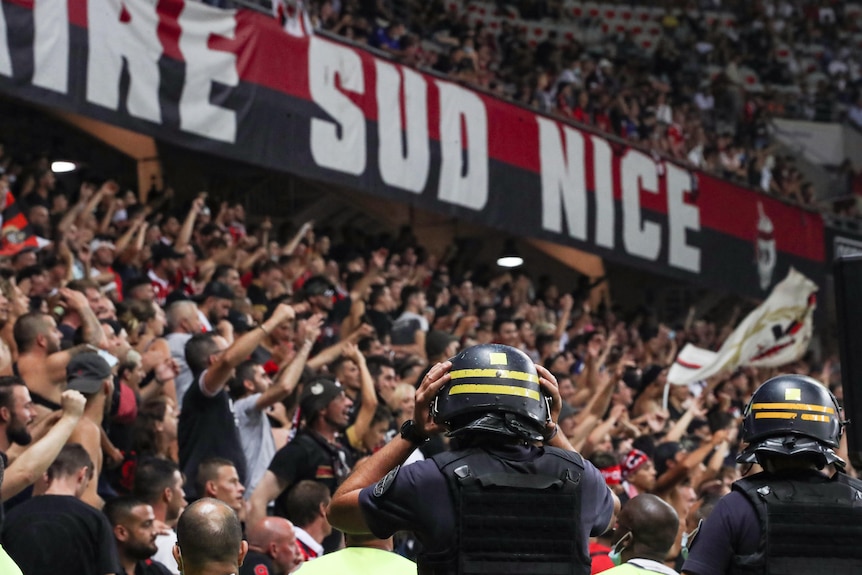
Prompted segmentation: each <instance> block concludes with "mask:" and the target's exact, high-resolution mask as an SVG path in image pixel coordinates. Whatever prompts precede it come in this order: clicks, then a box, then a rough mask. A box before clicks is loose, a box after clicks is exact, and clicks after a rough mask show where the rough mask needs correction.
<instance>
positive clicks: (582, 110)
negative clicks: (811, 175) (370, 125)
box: [305, 0, 862, 217]
mask: <svg viewBox="0 0 862 575" xmlns="http://www.w3.org/2000/svg"><path fill="white" fill-rule="evenodd" d="M305 5H306V7H307V8H308V9H309V11H310V14H311V17H312V21H313V23H314V25H315V26H316V27H318V28H322V29H325V30H329V31H331V32H334V33H336V34H341V35H344V36H346V37H347V38H349V39H351V40H353V41H355V42H359V43H367V44H368V45H371V46H373V47H375V48H377V49H380V50H383V51H385V52H388V53H389V54H390V55H392V56H393V57H394V58H397V59H398V60H400V61H401V62H403V63H405V64H408V65H411V66H415V67H418V68H420V69H428V70H434V71H436V72H439V73H442V74H446V75H448V76H450V77H451V78H453V79H455V80H457V81H460V82H463V83H465V84H466V85H469V86H471V87H475V88H480V89H483V90H486V91H490V92H492V93H495V94H496V95H498V96H501V97H504V98H508V99H511V100H514V101H516V102H518V103H520V104H523V105H527V106H531V107H534V108H537V109H539V110H541V111H543V112H548V113H552V114H555V115H558V116H560V117H563V118H566V119H570V120H574V121H576V122H580V123H582V124H585V125H588V126H590V127H592V128H593V129H596V130H599V131H601V132H605V133H607V134H612V135H614V136H616V137H619V138H622V139H623V140H626V141H628V142H630V143H632V144H634V145H638V146H642V147H645V148H647V149H649V150H651V151H653V152H654V153H655V155H656V157H657V158H659V157H667V158H672V159H674V160H676V161H679V162H683V163H686V164H688V165H691V166H693V167H696V168H700V169H703V170H705V171H707V172H709V173H712V174H716V175H719V176H721V177H724V178H728V179H731V180H734V181H737V182H741V183H744V184H747V185H749V186H751V187H753V188H757V189H760V190H762V191H763V192H765V193H768V194H771V195H774V196H776V197H779V198H782V199H784V200H786V201H789V202H793V203H796V204H799V205H803V206H808V207H812V208H817V209H821V210H824V211H828V212H830V213H833V214H835V215H837V216H846V217H855V216H856V215H857V208H856V205H855V202H853V201H849V202H847V201H839V202H831V203H830V202H827V201H826V199H827V198H831V197H832V195H833V194H834V191H833V190H819V191H818V190H814V188H813V186H812V184H811V183H810V182H807V181H806V179H805V178H804V177H803V175H802V173H801V172H800V171H799V169H798V168H797V167H795V166H794V161H793V158H792V156H789V155H787V154H786V153H785V152H781V151H780V150H779V149H778V148H776V147H775V146H773V145H772V143H773V142H772V138H771V134H770V122H771V119H772V118H776V117H788V118H797V119H805V120H814V121H818V122H835V121H843V120H845V119H848V120H849V121H850V122H851V123H855V124H856V125H862V124H860V122H862V99H860V94H859V81H860V78H861V77H862V68H860V63H862V60H860V48H862V30H860V25H859V22H860V20H859V18H860V16H862V7H860V5H853V4H845V3H844V2H827V3H824V2H816V1H805V0H781V1H773V0H758V1H755V2H744V1H732V2H710V1H708V0H702V1H701V2H696V1H694V0H689V1H667V2H660V3H631V4H629V3H617V2H607V3H595V2H573V1H562V0H556V1H554V0H548V1H544V0H521V1H519V2H503V1H496V2H491V1H487V2H477V1H471V0H464V1H460V0H451V1H446V0H434V1H432V2H386V1H384V0H377V1H367V2H360V1H358V0H325V1H320V0H312V1H311V2H306V3H305ZM832 167H833V168H837V167H838V166H832ZM850 191H851V190H849V189H848V193H850ZM818 192H819V193H818ZM845 199H846V198H845Z"/></svg>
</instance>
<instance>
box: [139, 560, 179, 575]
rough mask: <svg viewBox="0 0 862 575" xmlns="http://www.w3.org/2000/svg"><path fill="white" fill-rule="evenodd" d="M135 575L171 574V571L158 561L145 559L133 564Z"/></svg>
mask: <svg viewBox="0 0 862 575" xmlns="http://www.w3.org/2000/svg"><path fill="white" fill-rule="evenodd" d="M135 575H172V572H171V570H170V569H168V568H167V567H165V566H164V565H162V564H161V563H159V562H158V561H153V560H152V559H146V560H144V561H138V562H137V563H136V564H135Z"/></svg>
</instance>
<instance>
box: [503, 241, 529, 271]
mask: <svg viewBox="0 0 862 575" xmlns="http://www.w3.org/2000/svg"><path fill="white" fill-rule="evenodd" d="M523 264H524V258H522V257H521V256H520V254H518V250H517V249H516V248H515V240H513V239H511V238H509V239H507V240H506V242H505V244H504V246H503V252H502V253H501V254H500V257H499V258H497V265H498V266H500V267H501V268H516V267H519V266H522V265H523Z"/></svg>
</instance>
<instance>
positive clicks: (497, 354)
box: [432, 343, 551, 441]
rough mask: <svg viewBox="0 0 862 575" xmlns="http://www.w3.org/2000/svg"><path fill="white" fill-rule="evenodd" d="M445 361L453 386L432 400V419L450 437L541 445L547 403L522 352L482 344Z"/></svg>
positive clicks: (548, 410)
mask: <svg viewBox="0 0 862 575" xmlns="http://www.w3.org/2000/svg"><path fill="white" fill-rule="evenodd" d="M449 361H451V362H452V369H451V370H450V376H451V378H452V380H451V382H450V383H449V384H448V385H446V386H445V387H444V388H442V389H441V390H440V392H439V393H438V394H437V397H436V398H435V400H434V406H433V410H432V414H433V417H434V421H435V422H436V423H439V424H442V425H445V426H446V428H447V429H448V430H449V435H452V436H457V435H460V434H462V433H469V432H485V433H495V434H500V435H504V436H507V437H513V438H517V439H521V440H525V441H540V440H541V439H542V431H543V430H544V429H545V426H546V425H547V423H548V421H550V417H551V415H550V407H549V403H548V398H547V397H546V396H545V394H544V393H543V392H542V389H541V387H540V385H539V376H538V374H537V373H536V366H535V365H534V364H533V362H532V361H531V360H530V358H529V357H528V356H527V354H525V353H524V352H523V351H521V350H519V349H516V348H514V347H509V346H508V345H500V344H493V343H492V344H484V345H477V346H473V347H470V348H468V349H465V350H464V351H462V352H461V353H459V354H458V355H456V356H455V357H453V358H452V359H450V360H449Z"/></svg>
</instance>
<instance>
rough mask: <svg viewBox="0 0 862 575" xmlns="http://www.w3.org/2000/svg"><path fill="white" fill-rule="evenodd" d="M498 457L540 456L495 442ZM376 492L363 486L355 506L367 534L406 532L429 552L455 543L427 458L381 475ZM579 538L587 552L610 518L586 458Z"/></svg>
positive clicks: (446, 500)
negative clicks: (390, 475)
mask: <svg viewBox="0 0 862 575" xmlns="http://www.w3.org/2000/svg"><path fill="white" fill-rule="evenodd" d="M490 451H491V453H493V454H494V455H496V456H498V457H500V459H503V460H509V461H532V460H533V459H536V458H538V457H540V456H541V455H542V453H543V450H542V448H539V447H532V446H531V447H526V446H500V447H499V448H495V449H492V450H490ZM381 483H382V484H383V483H385V484H386V488H385V490H384V491H383V493H382V494H379V493H380V491H381V489H380V488H378V490H377V492H378V495H375V488H376V487H377V486H378V485H379V484H375V485H371V486H368V487H366V488H365V489H363V490H362V491H361V492H360V494H359V504H360V508H361V510H362V515H363V516H364V518H365V522H366V524H367V525H368V527H369V528H370V529H371V532H372V533H373V534H374V535H375V536H377V537H380V538H381V539H386V538H387V537H390V536H391V535H392V534H393V533H395V532H396V531H412V532H414V533H415V534H416V537H417V538H418V539H419V541H421V542H422V544H423V546H424V547H425V550H426V551H428V552H429V553H435V552H439V551H445V550H446V549H453V548H454V546H455V537H456V533H455V529H454V526H455V523H456V521H455V519H456V518H455V509H454V506H453V504H452V499H451V496H450V494H449V487H448V484H447V482H446V478H445V477H444V476H443V474H442V473H441V472H440V470H439V469H438V467H437V464H436V463H435V462H434V461H432V460H425V461H419V462H416V463H413V464H411V465H408V466H406V467H402V468H401V469H400V470H398V472H397V473H396V474H395V475H394V478H389V479H385V480H384V481H383V482H381ZM581 494H582V499H581V515H580V521H581V533H584V534H585V536H584V540H583V541H582V542H581V545H582V546H583V553H584V555H586V556H588V553H587V537H586V534H590V536H596V535H601V534H602V533H603V532H604V531H605V529H606V528H607V527H608V524H609V523H610V521H611V515H612V513H613V509H614V504H613V497H612V495H611V492H610V490H609V489H608V487H607V485H605V481H604V479H603V478H602V475H601V473H599V471H598V470H597V469H596V468H595V467H593V465H592V464H591V463H590V462H589V461H584V471H583V474H582V477H581Z"/></svg>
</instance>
